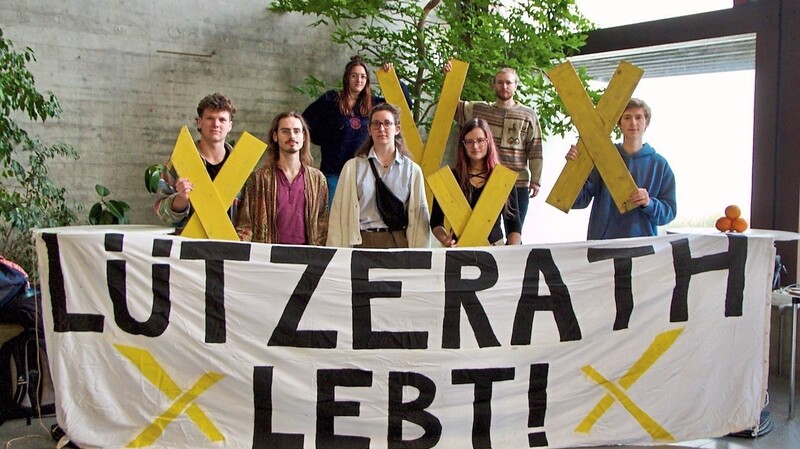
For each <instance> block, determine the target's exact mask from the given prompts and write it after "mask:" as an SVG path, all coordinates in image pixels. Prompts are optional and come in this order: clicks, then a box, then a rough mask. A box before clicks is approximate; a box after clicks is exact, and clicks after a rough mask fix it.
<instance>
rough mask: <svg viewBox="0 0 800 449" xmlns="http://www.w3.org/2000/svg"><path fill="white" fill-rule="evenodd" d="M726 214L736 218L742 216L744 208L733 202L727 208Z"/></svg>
mask: <svg viewBox="0 0 800 449" xmlns="http://www.w3.org/2000/svg"><path fill="white" fill-rule="evenodd" d="M725 216H726V217H728V218H730V219H731V220H736V219H737V218H739V217H741V216H742V209H740V208H739V206H737V205H735V204H731V205H730V206H728V207H726V208H725Z"/></svg>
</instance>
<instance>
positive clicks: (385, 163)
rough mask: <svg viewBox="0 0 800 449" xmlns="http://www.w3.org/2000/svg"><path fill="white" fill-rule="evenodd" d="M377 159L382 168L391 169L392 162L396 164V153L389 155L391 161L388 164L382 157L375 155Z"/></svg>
mask: <svg viewBox="0 0 800 449" xmlns="http://www.w3.org/2000/svg"><path fill="white" fill-rule="evenodd" d="M375 159H377V160H378V162H379V163H380V164H381V167H383V168H389V166H390V165H392V162H394V152H392V154H390V155H389V160H388V161H386V162H384V161H383V160H381V158H380V156H378V155H377V153H376V154H375Z"/></svg>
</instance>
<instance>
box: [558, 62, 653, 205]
mask: <svg viewBox="0 0 800 449" xmlns="http://www.w3.org/2000/svg"><path fill="white" fill-rule="evenodd" d="M643 74H644V70H642V69H640V68H639V67H636V66H635V65H633V64H631V63H629V62H626V61H621V62H620V63H619V65H618V66H617V70H616V71H615V72H614V75H613V76H612V77H611V80H610V81H609V83H608V87H607V88H606V91H605V93H603V96H602V97H601V98H600V101H599V102H598V103H597V108H596V109H595V110H596V111H597V114H598V115H599V116H600V120H601V121H602V122H603V125H604V130H605V131H607V132H609V133H610V132H611V131H612V130H613V129H614V126H616V124H617V121H619V117H620V116H621V115H622V113H623V112H624V111H625V106H627V104H628V100H629V99H630V98H631V96H632V95H633V91H634V90H635V89H636V85H637V84H638V83H639V80H640V79H641V78H642V75H643ZM578 150H579V153H578V158H577V159H575V160H569V161H567V164H566V165H565V166H564V169H563V170H562V171H561V174H560V175H559V177H558V179H556V182H555V183H554V184H553V188H552V190H551V191H550V195H548V197H547V203H548V204H550V205H552V206H554V207H555V208H557V209H559V210H561V211H564V212H569V211H570V209H571V208H572V205H573V204H575V199H576V198H577V197H578V195H579V194H580V191H581V188H583V184H584V183H585V182H586V178H588V177H589V173H591V171H592V168H593V167H594V162H593V161H592V157H591V156H590V155H589V152H588V151H586V144H585V143H584V142H583V140H580V139H579V140H578Z"/></svg>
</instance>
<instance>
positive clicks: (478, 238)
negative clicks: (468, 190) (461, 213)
mask: <svg viewBox="0 0 800 449" xmlns="http://www.w3.org/2000/svg"><path fill="white" fill-rule="evenodd" d="M517 176H518V174H517V172H515V171H514V170H511V169H509V168H506V167H504V166H502V165H497V166H495V168H494V170H492V175H491V176H489V179H488V180H487V181H486V186H484V189H483V193H481V197H480V198H478V202H477V203H476V204H475V209H473V210H472V215H470V218H469V222H468V223H467V226H466V227H465V228H464V232H463V233H462V234H459V237H458V246H459V247H469V246H486V245H488V244H489V240H488V239H489V232H491V230H492V227H493V226H494V224H495V222H497V217H498V216H500V212H502V210H503V206H505V204H506V201H507V200H508V195H509V193H511V189H513V188H514V183H516V182H517Z"/></svg>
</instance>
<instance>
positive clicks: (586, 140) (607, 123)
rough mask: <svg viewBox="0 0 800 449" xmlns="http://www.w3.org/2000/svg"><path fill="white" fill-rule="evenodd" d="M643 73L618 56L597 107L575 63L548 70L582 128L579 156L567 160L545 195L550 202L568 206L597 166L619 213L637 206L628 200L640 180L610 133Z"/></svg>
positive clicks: (561, 208) (549, 75) (563, 208)
mask: <svg viewBox="0 0 800 449" xmlns="http://www.w3.org/2000/svg"><path fill="white" fill-rule="evenodd" d="M643 73H644V71H643V70H642V69H640V68H638V67H636V66H634V65H633V64H630V63H628V62H625V61H622V62H620V63H619V66H618V67H617V70H616V72H615V73H614V75H613V76H612V77H611V80H610V82H609V84H608V88H607V89H606V92H605V93H604V94H603V97H602V98H601V99H600V101H599V103H598V104H597V108H596V109H595V108H594V107H593V106H592V102H591V100H590V99H589V95H588V94H587V93H586V91H585V90H584V88H583V85H582V84H581V82H580V79H579V78H578V75H577V74H576V73H575V69H574V68H573V67H572V64H571V63H569V62H565V63H563V64H561V65H559V66H557V67H555V68H554V69H552V70H550V71H549V72H548V73H547V76H548V77H549V78H550V81H551V82H552V83H553V85H554V86H555V88H556V91H558V95H559V97H560V98H561V100H562V101H563V102H564V106H566V108H567V111H568V112H569V113H570V116H571V117H572V121H573V123H575V127H576V128H578V131H579V132H580V140H579V141H578V149H579V153H578V158H577V159H576V160H572V161H567V164H566V165H565V166H564V169H563V170H562V172H561V175H559V177H558V179H557V180H556V183H555V184H554V185H553V189H552V190H551V191H550V195H549V196H548V197H547V203H548V204H550V205H552V206H554V207H556V208H557V209H560V210H562V211H564V212H569V210H570V209H571V208H572V205H573V204H574V203H575V199H576V198H577V197H578V194H579V193H580V191H581V189H582V188H583V185H584V183H585V182H586V178H587V177H588V176H589V173H591V171H592V168H593V167H597V170H598V172H599V173H600V176H601V177H602V178H603V182H605V184H606V186H607V187H608V190H609V192H610V193H611V196H612V198H613V199H614V203H615V204H616V205H617V208H618V209H619V211H620V213H625V212H628V211H630V210H632V209H634V208H636V206H635V205H634V204H633V203H631V202H630V201H629V200H628V197H629V196H630V194H631V192H633V191H634V190H636V188H637V186H636V183H635V182H634V180H633V177H632V176H631V174H630V172H628V169H627V167H626V166H625V163H624V162H623V161H622V156H620V154H619V151H617V149H616V147H615V146H614V143H613V142H612V141H611V138H610V137H609V133H610V132H611V131H612V130H613V129H614V126H615V125H616V124H617V121H618V120H619V117H620V116H621V115H622V113H623V112H624V111H625V106H627V104H628V100H630V98H631V95H632V94H633V91H634V89H636V85H637V84H638V83H639V80H640V79H641V78H642V74H643Z"/></svg>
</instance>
